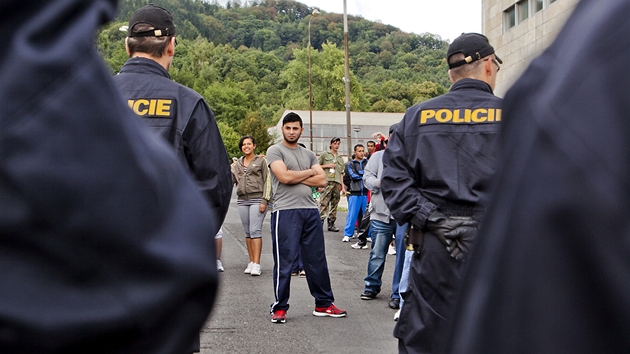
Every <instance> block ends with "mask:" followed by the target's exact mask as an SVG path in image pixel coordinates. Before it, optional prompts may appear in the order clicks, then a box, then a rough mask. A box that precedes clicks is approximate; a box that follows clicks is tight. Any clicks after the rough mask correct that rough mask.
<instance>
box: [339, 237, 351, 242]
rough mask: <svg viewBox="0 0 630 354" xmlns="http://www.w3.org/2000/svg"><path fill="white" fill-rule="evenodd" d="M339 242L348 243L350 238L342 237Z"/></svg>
mask: <svg viewBox="0 0 630 354" xmlns="http://www.w3.org/2000/svg"><path fill="white" fill-rule="evenodd" d="M341 242H350V236H344V237H343V238H342V239H341Z"/></svg>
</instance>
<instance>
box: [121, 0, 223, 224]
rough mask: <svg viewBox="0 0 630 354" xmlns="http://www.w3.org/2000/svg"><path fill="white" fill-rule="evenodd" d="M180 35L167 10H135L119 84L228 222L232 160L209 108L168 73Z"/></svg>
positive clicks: (130, 102) (126, 40) (132, 103)
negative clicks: (226, 216)
mask: <svg viewBox="0 0 630 354" xmlns="http://www.w3.org/2000/svg"><path fill="white" fill-rule="evenodd" d="M175 34H176V30H175V25H174V24H173V16H172V15H171V14H170V13H169V12H168V11H167V10H166V9H164V8H162V7H159V6H156V5H153V4H150V5H147V6H145V7H142V8H140V9H138V10H136V11H135V12H134V13H133V14H132V15H131V18H130V19H129V37H127V38H126V39H125V45H126V48H127V53H128V54H129V59H128V60H127V62H126V63H125V65H123V67H122V68H121V70H120V73H119V74H118V75H116V76H114V82H115V83H116V85H117V86H118V89H119V91H120V93H121V94H122V96H123V97H124V98H125V99H126V100H127V103H128V105H129V107H130V108H131V109H132V110H133V111H134V112H135V113H136V114H137V115H139V116H141V117H142V120H143V121H144V122H145V123H146V124H147V125H149V126H150V127H152V128H153V129H154V130H155V131H157V132H158V133H159V134H160V135H162V137H164V138H165V139H166V140H167V141H168V142H169V143H170V144H171V145H172V146H173V148H174V149H175V152H176V154H177V156H179V158H180V159H181V160H182V161H183V162H184V163H185V165H186V166H187V168H188V170H189V171H190V172H191V173H192V175H193V176H195V179H196V180H197V185H198V186H199V189H200V190H201V191H202V192H203V193H204V194H205V195H206V198H207V199H208V201H209V202H210V205H212V206H213V207H215V208H214V209H215V210H217V211H218V210H223V211H224V214H222V215H217V217H218V218H220V219H221V220H223V218H224V217H225V213H226V212H227V205H228V204H229V202H230V195H231V193H232V185H231V180H232V177H231V176H230V165H229V157H228V155H227V152H226V151H225V146H224V145H223V140H222V139H221V134H220V133H219V129H218V127H217V123H216V120H215V118H214V114H213V113H212V110H211V109H210V107H208V105H207V104H206V102H205V101H204V100H203V98H202V97H201V96H200V95H199V94H198V93H197V92H195V91H193V90H192V89H189V88H188V87H185V86H183V85H180V84H178V83H176V82H173V81H172V80H171V77H170V76H169V74H168V69H169V68H170V66H171V63H172V61H173V56H174V55H175V44H176V40H175ZM211 236H214V235H211Z"/></svg>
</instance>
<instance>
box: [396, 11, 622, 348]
mask: <svg viewBox="0 0 630 354" xmlns="http://www.w3.org/2000/svg"><path fill="white" fill-rule="evenodd" d="M629 19H630V2H628V1H627V0H583V1H581V2H580V3H579V4H578V5H577V7H576V8H575V9H574V10H573V14H572V15H571V17H570V18H569V20H568V21H567V23H566V24H565V26H564V28H563V29H562V31H561V32H560V33H559V34H558V37H557V38H556V40H555V41H554V43H553V44H552V45H551V46H550V47H549V48H548V49H547V50H546V51H545V52H543V53H542V55H541V56H540V57H538V58H536V59H535V60H534V61H532V63H531V64H530V66H529V68H528V69H527V70H526V71H525V73H523V75H522V76H521V78H520V79H519V80H518V81H517V82H516V83H515V84H514V86H513V87H512V88H511V89H510V90H509V91H508V93H507V94H506V95H505V105H504V107H505V111H504V112H505V118H506V119H505V121H504V125H503V127H502V139H501V145H500V147H501V148H500V151H501V153H500V155H499V161H498V169H497V178H496V179H495V187H496V189H495V190H494V192H493V196H492V198H491V203H490V205H489V207H488V212H487V215H486V216H485V218H484V225H483V227H482V229H481V231H480V235H481V236H483V237H480V239H479V242H478V243H477V245H476V246H475V250H474V252H473V254H472V257H471V258H470V260H469V261H468V260H467V262H466V263H468V269H467V276H466V278H465V279H464V281H463V283H462V286H461V290H462V293H461V295H460V296H459V300H458V303H459V304H458V306H456V313H457V316H455V317H454V320H453V322H454V323H453V325H452V335H451V337H450V340H448V343H449V350H448V352H449V353H484V354H485V353H490V354H494V353H628V352H629V350H630V336H629V335H628V333H630V296H629V294H630V277H629V276H628V274H630V219H629V218H628V215H629V214H630V203H629V201H630V186H629V183H628V176H629V175H630V160H629V158H628V157H629V156H630V144H629V142H630V120H629V119H628V112H630V99H629V97H630V69H629V66H630V60H629V58H630V37H629V36H628V34H629V33H630V20H629ZM405 306H407V305H406V304H405Z"/></svg>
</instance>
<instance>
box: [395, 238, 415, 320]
mask: <svg viewBox="0 0 630 354" xmlns="http://www.w3.org/2000/svg"><path fill="white" fill-rule="evenodd" d="M413 253H414V251H409V250H405V264H404V265H403V271H402V275H401V277H400V286H399V287H398V290H399V291H398V293H399V294H400V308H402V307H403V304H404V303H405V298H404V297H403V294H404V293H405V292H407V289H408V288H409V267H410V266H411V258H412V257H413Z"/></svg>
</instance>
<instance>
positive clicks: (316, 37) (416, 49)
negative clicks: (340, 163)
mask: <svg viewBox="0 0 630 354" xmlns="http://www.w3.org/2000/svg"><path fill="white" fill-rule="evenodd" d="M152 2H153V3H155V4H156V5H160V6H164V7H165V8H167V9H168V10H169V11H171V12H172V13H173V16H174V18H175V25H176V27H177V36H178V45H177V47H176V55H175V58H174V60H173V67H172V68H171V71H170V73H171V77H172V78H173V79H174V80H175V81H177V82H179V83H182V84H184V85H186V86H189V87H191V88H193V89H194V90H196V91H197V92H199V93H200V94H202V95H203V96H204V98H205V99H206V100H207V101H208V104H209V105H210V107H212V109H213V111H214V112H215V114H216V116H217V120H218V121H219V122H220V128H221V130H222V133H223V136H224V140H226V141H225V142H226V147H228V150H233V149H234V148H233V147H232V146H235V143H234V142H230V139H236V140H238V137H239V136H240V134H245V133H251V131H252V128H253V126H251V125H255V126H257V127H261V126H265V125H270V124H273V123H275V122H276V121H277V119H278V118H279V116H280V113H281V112H282V111H284V110H285V109H296V110H308V107H309V105H308V51H307V45H308V22H309V19H310V13H311V11H312V9H313V8H310V7H308V6H306V5H304V4H302V3H299V2H296V1H291V0H262V1H248V2H245V3H241V2H240V1H238V0H236V1H231V2H230V3H228V5H227V6H226V7H223V6H221V5H220V4H218V2H216V1H213V2H208V1H199V0H196V1H195V0H153V1H152ZM147 3H148V1H147V0H121V1H120V2H119V8H120V10H119V11H120V13H119V16H118V18H117V21H115V22H114V23H111V24H109V25H107V26H105V27H104V28H102V30H101V32H100V33H99V36H98V39H97V40H98V46H99V49H100V50H101V52H102V53H103V56H104V58H105V61H106V63H107V64H108V66H109V67H110V69H111V70H112V73H115V72H117V71H118V70H119V69H120V67H121V66H122V64H123V63H124V61H125V60H126V59H127V55H126V53H125V49H124V38H125V36H126V33H125V32H121V31H120V30H119V28H120V27H121V26H123V25H126V24H127V21H128V19H129V17H130V15H131V13H132V12H133V11H134V10H135V9H137V8H140V7H142V6H144V5H146V4H147ZM394 25H395V24H393V25H386V24H382V23H378V22H372V21H368V20H365V19H363V18H361V17H354V16H349V18H348V30H349V36H348V37H349V55H350V71H351V106H352V110H353V111H374V112H404V110H405V109H406V108H407V107H409V106H411V105H413V104H415V103H417V102H421V101H424V100H426V99H428V98H431V97H435V96H437V95H439V94H442V93H444V92H446V91H447V89H448V87H450V82H449V81H448V77H447V74H446V73H447V66H446V62H445V60H444V56H445V53H446V49H447V47H448V43H447V42H446V41H443V40H442V39H441V38H440V37H439V36H436V35H432V34H428V33H425V34H420V35H418V34H410V33H404V32H401V31H400V30H399V29H398V28H396V27H394ZM311 44H312V46H313V47H312V51H311V61H312V83H313V109H314V110H337V111H343V110H345V85H344V82H343V80H342V79H343V77H344V44H343V15H342V14H335V13H327V12H324V11H322V12H321V13H320V15H319V16H318V17H314V18H313V19H312V20H311ZM261 138H263V140H264V137H261ZM261 142H262V141H261ZM266 144H267V143H266V142H262V144H259V147H260V149H259V150H261V151H262V149H263V148H266ZM229 153H230V154H231V155H237V153H236V152H235V151H229Z"/></svg>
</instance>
